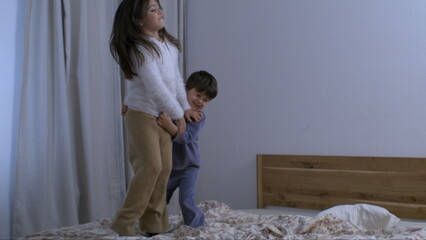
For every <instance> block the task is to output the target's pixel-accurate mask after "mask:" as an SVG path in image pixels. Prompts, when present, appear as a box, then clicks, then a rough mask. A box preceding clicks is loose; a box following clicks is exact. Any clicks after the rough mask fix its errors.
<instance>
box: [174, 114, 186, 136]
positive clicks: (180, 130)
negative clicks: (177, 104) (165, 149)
mask: <svg viewBox="0 0 426 240" xmlns="http://www.w3.org/2000/svg"><path fill="white" fill-rule="evenodd" d="M176 126H177V128H178V131H177V134H176V137H181V136H182V135H183V134H184V133H185V131H186V123H185V117H182V118H180V119H178V120H176Z"/></svg>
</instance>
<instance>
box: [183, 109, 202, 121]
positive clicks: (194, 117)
mask: <svg viewBox="0 0 426 240" xmlns="http://www.w3.org/2000/svg"><path fill="white" fill-rule="evenodd" d="M185 118H186V120H188V122H190V123H193V122H196V123H197V122H199V121H201V119H203V112H202V111H201V110H195V109H192V108H191V109H188V110H186V111H185Z"/></svg>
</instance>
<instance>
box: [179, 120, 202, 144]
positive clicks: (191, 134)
mask: <svg viewBox="0 0 426 240" xmlns="http://www.w3.org/2000/svg"><path fill="white" fill-rule="evenodd" d="M205 121H206V117H205V116H204V117H203V119H201V121H199V122H197V123H186V130H185V132H184V133H183V135H182V136H181V137H175V138H174V139H173V142H175V143H179V144H188V143H191V142H194V141H196V140H197V139H198V134H199V133H200V131H201V128H203V127H204V124H205Z"/></svg>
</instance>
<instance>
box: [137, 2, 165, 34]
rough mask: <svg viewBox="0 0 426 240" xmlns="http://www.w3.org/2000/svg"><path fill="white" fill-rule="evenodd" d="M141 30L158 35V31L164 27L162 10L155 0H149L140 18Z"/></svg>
mask: <svg viewBox="0 0 426 240" xmlns="http://www.w3.org/2000/svg"><path fill="white" fill-rule="evenodd" d="M140 24H141V26H142V30H143V32H144V33H145V34H146V35H148V36H151V37H156V36H158V31H159V30H161V29H162V28H163V27H164V12H163V8H161V7H160V5H159V4H158V2H157V0H149V5H148V11H147V12H146V13H145V15H144V16H143V18H142V21H141V23H140Z"/></svg>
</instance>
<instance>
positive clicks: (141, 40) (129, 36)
mask: <svg viewBox="0 0 426 240" xmlns="http://www.w3.org/2000/svg"><path fill="white" fill-rule="evenodd" d="M156 1H157V2H158V5H160V1H159V0H156ZM148 7H149V0H123V1H122V2H121V3H120V5H119V6H118V8H117V11H116V13H115V17H114V24H113V27H112V32H111V37H110V42H109V46H110V51H111V54H112V56H113V57H114V59H115V61H117V63H118V64H119V65H120V68H121V70H122V71H123V73H124V76H125V77H126V78H127V79H132V78H133V77H135V76H137V72H136V69H137V68H138V67H139V66H140V65H141V64H142V63H143V62H144V60H145V58H144V56H143V54H142V52H141V51H140V50H139V49H138V45H140V46H142V47H144V48H145V49H147V50H149V51H150V52H151V53H155V54H157V55H158V56H159V57H160V56H161V52H160V50H159V49H158V48H157V47H156V45H155V44H154V43H152V42H151V40H149V38H148V36H146V35H144V34H143V33H142V28H141V26H140V25H139V23H140V21H141V20H142V18H143V17H144V15H145V14H146V13H147V11H148ZM160 8H161V5H160ZM159 36H160V37H161V39H163V40H168V41H169V42H170V43H172V44H173V45H175V46H176V47H177V48H178V49H179V51H181V50H182V46H181V44H180V42H179V40H177V39H176V38H175V37H173V36H172V35H170V34H169V33H168V32H167V30H166V28H165V27H163V28H162V29H161V30H160V31H159Z"/></svg>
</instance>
